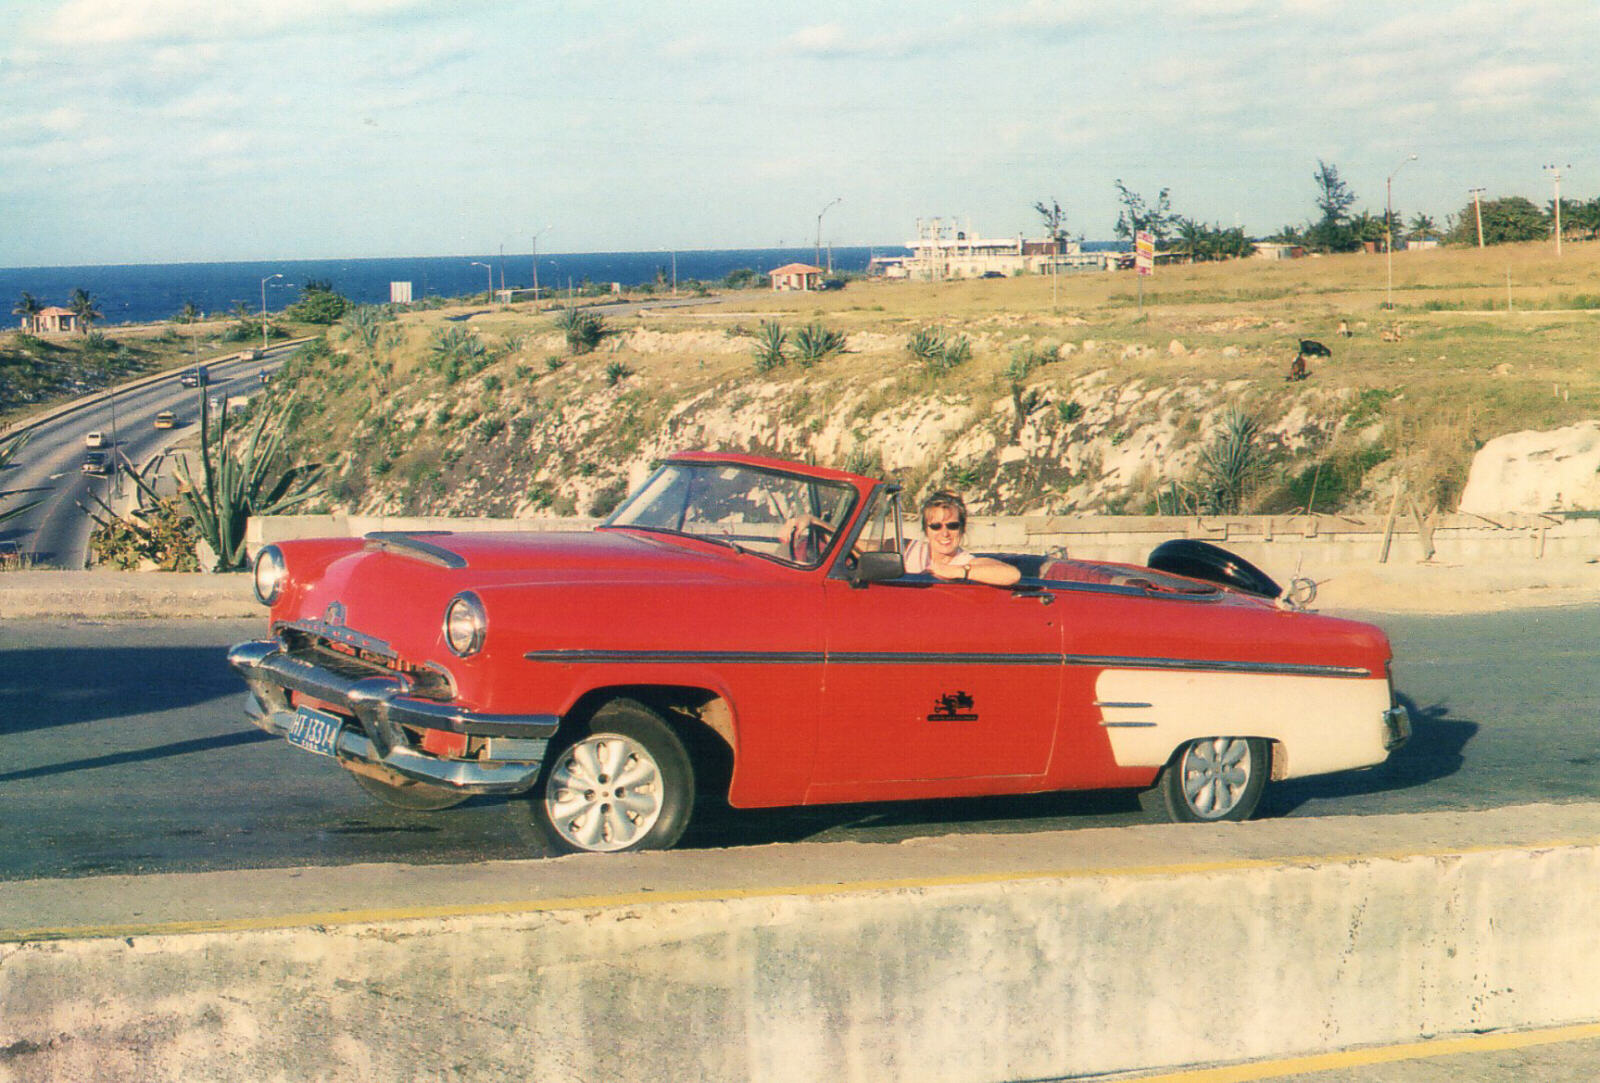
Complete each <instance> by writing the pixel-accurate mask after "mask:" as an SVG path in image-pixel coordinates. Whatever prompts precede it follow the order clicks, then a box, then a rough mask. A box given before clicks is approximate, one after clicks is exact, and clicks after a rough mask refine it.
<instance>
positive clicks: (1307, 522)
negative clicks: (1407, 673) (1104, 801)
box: [247, 513, 1600, 575]
mask: <svg viewBox="0 0 1600 1083" xmlns="http://www.w3.org/2000/svg"><path fill="white" fill-rule="evenodd" d="M596 522H597V520H594V519H576V518H575V519H555V518H545V519H484V518H463V519H449V518H424V517H395V516H363V515H281V516H271V517H267V518H261V519H251V520H250V524H249V528H248V533H247V540H248V544H249V548H250V551H251V552H252V553H253V552H255V551H256V550H257V549H259V548H260V547H261V546H262V545H265V544H267V543H269V542H274V541H283V540H285V539H288V538H310V537H329V536H332V537H359V536H360V535H362V534H366V533H369V532H371V531H375V530H457V531H477V530H587V529H589V528H590V527H592V526H593V525H594V524H595V523H596ZM906 529H907V530H908V531H913V530H914V529H915V524H914V523H908V524H907V527H906ZM1168 538H1200V539H1203V540H1206V541H1211V542H1214V543H1216V544H1218V545H1223V546H1226V547H1228V548H1229V549H1232V550H1233V551H1235V552H1237V553H1239V554H1240V555H1241V556H1243V557H1245V558H1246V559H1248V560H1253V561H1256V562H1258V563H1261V564H1263V565H1270V566H1272V567H1274V568H1286V569H1288V570H1287V571H1285V572H1282V573H1280V574H1284V575H1288V574H1293V572H1294V569H1296V568H1303V569H1305V574H1308V575H1314V574H1316V573H1315V571H1314V570H1313V569H1325V568H1329V567H1349V566H1352V565H1360V564H1369V565H1375V564H1379V563H1383V562H1392V563H1395V564H1402V563H1416V562H1418V561H1422V560H1428V559H1433V560H1436V561H1442V562H1483V561H1494V560H1498V559H1502V558H1507V557H1509V558H1513V559H1533V560H1539V559H1544V558H1546V557H1550V558H1562V557H1572V556H1580V555H1581V556H1584V557H1593V556H1600V518H1593V517H1589V518H1564V517H1562V516H1558V515H1530V514H1525V513H1507V514H1505V515H1498V516H1493V517H1489V516H1482V515H1444V516H1436V517H1434V518H1433V519H1431V520H1426V521H1424V522H1422V523H1419V522H1418V521H1417V520H1416V519H1415V518H1412V517H1410V516H1404V517H1399V518H1396V519H1395V520H1393V521H1392V522H1391V521H1389V520H1388V519H1387V518H1386V517H1377V516H1365V517H1363V516H1345V515H1253V516H1252V515H1244V516H1218V517H1210V516H1200V517H1190V516H1171V515H1165V516H1163V515H1076V516H1021V515H1017V516H974V517H973V518H972V520H971V522H970V524H969V529H968V543H969V545H970V547H972V548H975V549H999V550H1007V551H1012V552H1023V553H1044V552H1048V551H1050V550H1051V549H1062V550H1065V551H1066V552H1067V553H1069V554H1070V555H1072V556H1078V557H1084V558H1087V559H1093V560H1119V561H1127V562H1129V563H1133V564H1143V563H1144V561H1145V558H1146V557H1148V556H1149V554H1150V550H1151V549H1153V548H1155V547H1156V546H1157V545H1159V544H1160V543H1161V542H1163V541H1165V540H1167V539H1168ZM1386 539H1387V541H1386Z"/></svg>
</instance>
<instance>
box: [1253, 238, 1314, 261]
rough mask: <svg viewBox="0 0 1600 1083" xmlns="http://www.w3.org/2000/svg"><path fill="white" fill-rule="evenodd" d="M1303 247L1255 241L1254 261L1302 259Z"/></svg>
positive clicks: (1304, 252) (1304, 251)
mask: <svg viewBox="0 0 1600 1083" xmlns="http://www.w3.org/2000/svg"><path fill="white" fill-rule="evenodd" d="M1305 254H1306V250H1305V246H1304V245H1298V244H1279V243H1278V242H1276V241H1257V242H1256V251H1255V257H1254V258H1255V259H1304V258H1305Z"/></svg>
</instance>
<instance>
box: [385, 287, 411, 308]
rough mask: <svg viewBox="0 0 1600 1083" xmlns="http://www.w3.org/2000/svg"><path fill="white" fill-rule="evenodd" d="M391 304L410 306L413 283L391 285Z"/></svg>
mask: <svg viewBox="0 0 1600 1083" xmlns="http://www.w3.org/2000/svg"><path fill="white" fill-rule="evenodd" d="M389 303H390V304H391V305H409V304H410V303H411V283H409V282H391V283H389Z"/></svg>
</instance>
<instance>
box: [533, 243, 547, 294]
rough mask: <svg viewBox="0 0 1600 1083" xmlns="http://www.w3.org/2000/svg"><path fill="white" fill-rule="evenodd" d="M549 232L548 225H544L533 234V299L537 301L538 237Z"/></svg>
mask: <svg viewBox="0 0 1600 1083" xmlns="http://www.w3.org/2000/svg"><path fill="white" fill-rule="evenodd" d="M549 232H550V227H549V226H545V227H544V228H543V229H541V230H540V231H539V232H538V233H535V234H534V235H533V300H534V303H535V304H537V303H538V301H539V238H540V237H542V236H544V235H545V234H546V233H549Z"/></svg>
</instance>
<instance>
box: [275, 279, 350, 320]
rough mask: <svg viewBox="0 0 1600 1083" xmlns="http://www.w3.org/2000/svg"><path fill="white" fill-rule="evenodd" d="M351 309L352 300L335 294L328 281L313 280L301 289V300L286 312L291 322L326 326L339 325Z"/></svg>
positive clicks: (340, 294)
mask: <svg viewBox="0 0 1600 1083" xmlns="http://www.w3.org/2000/svg"><path fill="white" fill-rule="evenodd" d="M349 307H350V299H349V298H348V297H346V296H344V294H342V293H337V292H335V290H334V288H333V284H332V283H331V282H328V281H327V280H326V279H311V280H310V281H308V282H306V284H305V285H304V286H302V287H300V300H298V301H296V302H295V303H294V304H292V305H290V306H289V307H288V309H287V311H285V313H284V315H286V316H287V317H288V318H289V319H291V320H298V321H299V322H301V323H316V324H322V325H324V326H326V325H328V324H334V323H338V322H339V320H340V319H341V318H342V317H343V316H344V314H345V312H346V310H347V309H349Z"/></svg>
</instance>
